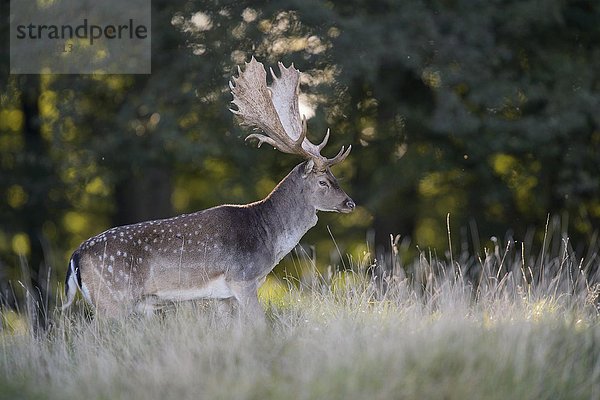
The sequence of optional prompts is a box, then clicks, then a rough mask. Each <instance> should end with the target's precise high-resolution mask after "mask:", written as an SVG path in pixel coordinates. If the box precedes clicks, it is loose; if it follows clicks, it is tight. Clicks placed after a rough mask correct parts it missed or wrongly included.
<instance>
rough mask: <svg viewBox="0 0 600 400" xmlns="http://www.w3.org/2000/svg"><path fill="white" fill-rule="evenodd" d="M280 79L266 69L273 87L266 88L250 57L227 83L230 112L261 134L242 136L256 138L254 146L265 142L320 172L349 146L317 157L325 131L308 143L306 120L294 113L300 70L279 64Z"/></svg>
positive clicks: (344, 154) (259, 66) (261, 68)
mask: <svg viewBox="0 0 600 400" xmlns="http://www.w3.org/2000/svg"><path fill="white" fill-rule="evenodd" d="M279 70H280V71H281V76H280V77H277V76H276V75H275V73H274V72H273V69H270V71H271V75H272V76H273V84H272V86H271V87H267V73H266V71H265V68H264V66H263V64H262V63H260V62H258V61H256V60H255V59H254V57H252V59H251V60H250V62H249V63H246V68H245V70H244V71H243V72H242V71H241V69H240V68H239V67H238V77H237V78H236V77H233V78H232V81H233V82H229V87H230V88H231V93H232V94H233V101H232V103H233V104H235V106H236V107H237V110H233V109H231V112H233V113H234V114H236V115H238V116H239V117H240V119H241V121H242V124H244V125H249V126H253V127H256V128H259V129H260V130H262V131H263V132H264V133H265V134H264V135H263V134H259V133H253V134H251V135H248V136H247V137H246V140H248V139H257V140H258V146H259V147H260V145H261V144H263V143H268V144H270V145H271V146H273V147H275V148H276V149H278V150H279V151H281V152H284V153H289V154H297V155H299V156H302V157H304V158H306V159H307V160H312V162H314V168H315V169H316V170H319V171H323V170H325V169H327V168H328V167H330V166H332V165H334V164H337V163H340V162H342V161H343V160H344V159H345V158H346V157H347V156H348V154H350V150H352V146H348V149H347V150H345V151H344V147H343V146H342V148H341V150H340V151H339V153H338V154H337V155H336V156H335V157H333V158H327V157H324V156H322V155H321V150H322V149H323V148H324V147H325V145H326V144H327V140H328V139H329V130H327V133H326V134H325V138H324V139H323V141H322V142H321V144H319V145H315V144H313V143H311V142H310V141H309V140H308V139H307V138H306V130H307V129H306V118H305V117H304V116H303V117H302V118H300V112H299V110H298V94H299V91H300V71H298V70H297V69H295V68H294V65H293V64H292V65H291V66H290V67H289V68H286V67H285V66H284V65H283V64H282V63H279Z"/></svg>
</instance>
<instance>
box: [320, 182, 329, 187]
mask: <svg viewBox="0 0 600 400" xmlns="http://www.w3.org/2000/svg"><path fill="white" fill-rule="evenodd" d="M319 185H321V186H323V187H329V184H328V183H327V181H319Z"/></svg>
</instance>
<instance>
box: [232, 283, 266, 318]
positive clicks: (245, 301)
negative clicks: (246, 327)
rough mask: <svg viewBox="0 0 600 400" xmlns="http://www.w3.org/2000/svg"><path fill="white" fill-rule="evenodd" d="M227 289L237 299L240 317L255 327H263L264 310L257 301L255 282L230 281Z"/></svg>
mask: <svg viewBox="0 0 600 400" xmlns="http://www.w3.org/2000/svg"><path fill="white" fill-rule="evenodd" d="M229 289H230V290H231V292H232V293H233V296H234V297H235V299H236V300H237V301H238V304H239V308H240V317H241V318H242V319H245V320H247V321H248V322H250V323H251V324H253V325H255V326H257V327H264V326H265V325H266V320H265V311H264V310H263V308H262V306H261V305H260V302H259V301H258V293H257V290H258V284H257V282H230V283H229Z"/></svg>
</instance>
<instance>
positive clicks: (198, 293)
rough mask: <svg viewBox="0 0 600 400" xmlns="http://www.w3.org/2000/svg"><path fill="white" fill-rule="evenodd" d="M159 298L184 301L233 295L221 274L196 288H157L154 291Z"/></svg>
mask: <svg viewBox="0 0 600 400" xmlns="http://www.w3.org/2000/svg"><path fill="white" fill-rule="evenodd" d="M155 294H156V296H157V297H158V298H160V299H161V300H167V301H186V300H195V299H207V298H208V299H228V298H230V297H233V293H232V292H231V290H230V289H229V286H227V283H226V282H225V277H224V276H223V275H221V276H219V277H218V278H216V279H213V280H212V281H208V282H206V283H205V284H204V286H201V287H197V288H185V289H183V288H182V289H169V290H159V291H158V292H156V293H155Z"/></svg>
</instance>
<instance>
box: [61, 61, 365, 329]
mask: <svg viewBox="0 0 600 400" xmlns="http://www.w3.org/2000/svg"><path fill="white" fill-rule="evenodd" d="M278 66H279V71H280V76H277V75H276V74H275V72H274V71H273V69H272V68H270V72H271V75H272V84H271V85H270V86H268V85H267V81H266V70H265V68H264V65H263V64H262V63H260V62H258V61H256V59H255V58H254V57H252V58H251V60H250V62H246V63H245V67H244V71H242V70H241V68H240V67H239V66H238V67H237V72H238V76H237V77H235V76H233V77H232V79H231V81H230V82H229V86H230V89H231V93H232V95H233V101H232V104H233V106H232V107H231V108H230V111H231V112H232V113H233V114H235V115H236V116H237V118H239V122H240V124H241V125H243V126H249V127H252V128H254V129H255V130H259V131H262V133H252V134H249V135H248V136H247V137H246V138H245V140H246V141H248V140H256V141H257V142H258V147H260V146H261V145H262V144H263V143H267V144H269V145H271V146H273V147H274V148H275V149H277V150H279V151H280V152H282V153H287V154H291V155H296V156H300V157H302V158H303V161H302V162H301V163H300V164H298V165H297V166H296V167H295V168H293V169H292V170H291V171H290V172H289V173H288V174H287V176H285V177H284V178H283V179H282V180H281V181H280V182H279V183H278V184H277V185H276V186H275V188H274V189H273V190H272V192H271V193H270V194H269V195H268V196H266V197H265V198H264V199H262V200H259V201H256V202H254V203H250V204H245V205H227V204H226V205H220V206H216V207H213V208H209V209H205V210H202V211H198V212H194V213H191V214H184V215H179V216H176V217H173V218H168V219H160V220H154V221H145V222H140V223H136V224H132V225H125V226H118V227H114V228H111V229H108V230H106V231H104V232H102V233H100V234H98V235H96V236H94V237H91V238H89V239H87V240H86V241H84V242H83V243H82V244H81V245H80V246H79V247H78V248H77V249H76V250H75V251H74V252H73V254H72V256H71V258H70V261H69V267H68V269H67V274H66V282H65V295H66V302H65V304H64V306H63V307H62V309H63V310H66V309H67V308H69V307H70V306H71V304H72V303H73V302H74V299H75V297H76V293H77V292H78V291H79V292H81V294H82V296H83V298H84V300H85V301H86V302H87V303H89V304H90V305H91V306H92V308H93V309H94V312H95V315H102V316H106V317H109V318H119V317H121V316H126V315H131V314H134V313H141V314H146V315H153V313H154V312H155V311H156V310H157V309H159V308H160V307H161V305H164V304H172V303H178V302H183V301H190V300H197V299H207V298H212V299H233V300H234V301H233V303H234V304H235V303H237V304H236V305H237V306H238V308H239V310H240V311H241V312H240V314H243V315H246V316H248V317H249V318H250V319H253V320H263V319H264V318H265V314H264V310H263V308H262V306H261V305H260V302H259V300H258V293H257V291H258V288H259V287H260V285H262V283H263V282H264V280H265V278H266V276H267V274H269V273H270V272H271V271H272V270H273V268H274V267H275V266H276V265H277V264H278V263H279V262H280V261H281V260H282V258H283V257H284V256H285V255H286V254H288V253H289V252H290V251H291V250H292V249H294V247H296V245H297V244H298V243H299V242H300V240H301V238H302V237H303V236H304V234H305V233H306V232H308V230H309V229H311V228H312V227H313V226H315V225H316V223H317V220H318V217H317V212H319V211H326V212H327V211H328V212H338V213H350V212H352V211H353V210H354V209H355V207H356V204H355V203H354V201H353V200H352V199H351V198H350V197H349V196H348V195H347V194H346V193H345V192H344V190H342V189H341V187H340V186H339V184H338V181H337V180H336V177H335V176H334V175H333V173H332V172H331V169H330V168H331V167H332V166H333V165H336V164H339V163H341V162H342V161H344V159H346V157H347V156H348V154H350V151H351V149H352V146H348V148H347V149H346V150H345V149H344V146H342V148H341V149H340V151H339V152H338V153H337V155H336V156H335V157H333V158H327V157H325V156H323V155H321V151H322V149H323V148H324V147H325V145H326V144H327V142H328V139H329V130H327V133H326V134H325V136H324V139H323V140H322V142H321V143H320V144H318V145H315V144H313V143H312V142H310V141H309V140H308V138H307V137H306V135H307V122H306V117H305V116H302V117H301V116H300V112H299V105H298V95H299V92H300V71H298V70H297V69H296V68H295V67H294V65H293V64H291V65H290V67H287V68H286V67H285V66H284V65H283V63H281V62H279V63H278ZM234 107H235V108H234ZM255 132H256V131H255Z"/></svg>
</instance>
